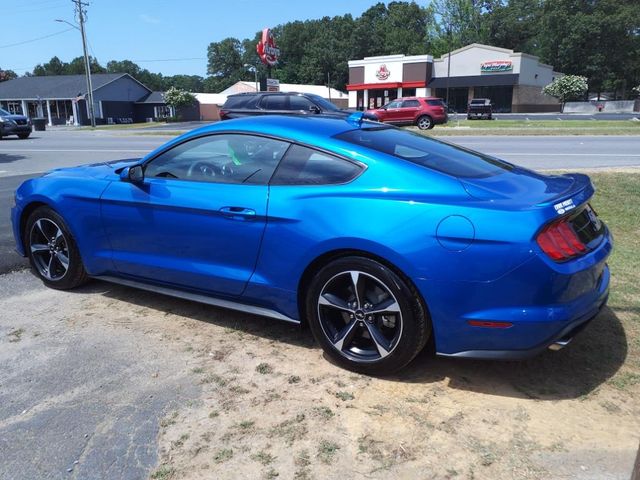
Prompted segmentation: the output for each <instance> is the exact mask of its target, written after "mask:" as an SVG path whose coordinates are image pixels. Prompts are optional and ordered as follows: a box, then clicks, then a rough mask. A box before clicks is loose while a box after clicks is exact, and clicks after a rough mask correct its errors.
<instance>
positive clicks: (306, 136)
mask: <svg viewBox="0 0 640 480" xmlns="http://www.w3.org/2000/svg"><path fill="white" fill-rule="evenodd" d="M366 125H370V126H378V127H379V126H380V124H379V123H377V122H369V121H367V120H364V121H363V122H362V126H366ZM355 128H358V124H357V123H355V122H353V121H350V120H348V117H338V118H336V117H332V116H323V115H313V116H308V115H260V116H249V117H242V118H236V119H233V120H224V121H220V122H216V123H213V124H211V125H206V126H204V127H201V128H198V129H196V130H192V131H191V132H188V133H186V134H185V135H183V136H182V137H179V138H186V137H190V136H198V135H203V134H207V133H222V132H240V133H242V132H246V133H256V134H261V135H268V136H274V137H281V138H290V139H293V140H297V141H300V142H303V143H305V142H306V143H309V144H312V145H318V146H322V144H323V143H326V142H327V141H328V140H329V139H330V138H331V137H333V136H335V135H338V134H340V133H343V132H346V131H349V130H353V129H355Z"/></svg>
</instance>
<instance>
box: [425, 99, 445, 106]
mask: <svg viewBox="0 0 640 480" xmlns="http://www.w3.org/2000/svg"><path fill="white" fill-rule="evenodd" d="M427 105H431V106H432V107H444V103H443V102H442V100H427Z"/></svg>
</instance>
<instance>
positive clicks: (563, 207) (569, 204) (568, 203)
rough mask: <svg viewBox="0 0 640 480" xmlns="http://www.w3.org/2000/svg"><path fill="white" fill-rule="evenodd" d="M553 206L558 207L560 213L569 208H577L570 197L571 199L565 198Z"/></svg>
mask: <svg viewBox="0 0 640 480" xmlns="http://www.w3.org/2000/svg"><path fill="white" fill-rule="evenodd" d="M553 208H555V209H556V212H558V215H562V214H563V213H566V212H568V211H569V210H573V209H574V208H576V206H575V205H574V204H573V198H570V199H569V200H565V201H564V202H560V203H556V204H555V205H554V206H553Z"/></svg>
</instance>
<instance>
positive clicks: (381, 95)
mask: <svg viewBox="0 0 640 480" xmlns="http://www.w3.org/2000/svg"><path fill="white" fill-rule="evenodd" d="M396 98H398V89H397V88H386V89H383V88H375V89H371V90H369V105H368V108H370V109H371V108H380V107H381V106H383V105H386V104H387V103H389V102H391V101H393V100H395V99H396Z"/></svg>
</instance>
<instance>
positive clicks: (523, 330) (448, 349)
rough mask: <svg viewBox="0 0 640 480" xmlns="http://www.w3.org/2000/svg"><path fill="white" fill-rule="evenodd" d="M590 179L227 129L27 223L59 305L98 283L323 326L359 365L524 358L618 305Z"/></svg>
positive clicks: (78, 175) (22, 194) (22, 207)
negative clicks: (427, 353)
mask: <svg viewBox="0 0 640 480" xmlns="http://www.w3.org/2000/svg"><path fill="white" fill-rule="evenodd" d="M593 193H594V189H593V186H592V184H591V182H590V180H589V178H588V177H587V176H585V175H580V174H569V175H554V176H546V175H540V174H538V173H535V172H533V171H530V170H526V169H523V168H520V167H517V166H514V165H512V164H509V163H507V162H504V161H502V160H498V159H496V158H492V157H489V156H486V155H482V154H479V153H476V152H473V151H470V150H466V149H463V148H460V147H456V146H453V145H450V144H448V143H444V142H440V141H437V140H434V139H431V138H427V137H424V136H421V135H417V134H414V133H410V132H409V131H405V130H400V129H397V128H394V127H389V126H386V125H382V124H379V123H375V122H368V121H363V119H362V118H361V116H358V114H355V115H353V116H352V117H350V118H348V119H329V118H306V117H305V118H294V117H279V116H271V117H259V118H247V119H239V120H233V121H229V122H220V123H217V124H215V125H211V126H207V127H204V128H201V129H198V130H195V131H192V132H190V133H187V134H185V135H183V136H181V137H178V138H176V139H174V140H172V141H170V142H169V143H167V144H166V145H164V146H162V147H160V148H158V149H157V150H156V151H154V152H152V153H150V154H149V155H147V156H146V157H145V158H143V159H141V160H139V159H138V160H130V161H119V162H115V163H109V164H106V163H100V164H93V165H87V166H81V167H76V168H65V169H60V170H54V171H52V172H49V173H47V174H45V175H43V176H42V177H40V178H36V179H32V180H28V181H26V182H25V183H23V184H22V186H20V188H19V189H18V191H17V192H16V197H15V203H16V204H15V206H14V207H13V209H12V220H13V230H14V234H15V238H16V243H17V248H18V251H19V252H20V253H21V254H23V255H26V256H28V257H29V259H30V261H31V265H32V267H33V269H34V271H35V272H36V273H37V274H38V275H39V276H40V277H41V278H42V280H43V282H44V283H45V284H46V285H48V286H50V287H53V288H60V289H68V288H73V287H76V286H78V285H80V284H82V283H83V282H85V281H86V280H87V279H88V278H89V277H95V278H101V279H104V280H108V281H113V282H118V283H122V284H125V285H130V286H134V287H139V288H143V289H149V290H153V291H157V292H162V293H166V294H169V295H175V296H179V297H183V298H188V299H193V300H196V301H202V302H206V303H209V304H212V305H217V306H221V307H225V308H232V309H239V310H243V311H246V312H250V313H254V314H259V315H267V316H271V317H274V318H277V319H280V320H285V321H290V322H295V323H299V322H305V323H308V325H309V326H310V328H311V330H312V332H313V334H314V336H315V338H316V339H317V341H318V342H319V343H320V345H321V346H322V348H323V349H324V350H325V351H326V353H327V354H328V355H329V356H330V357H331V358H332V359H333V360H334V361H335V362H337V363H338V364H339V365H342V366H344V367H346V368H350V369H353V370H356V371H361V372H365V373H371V374H384V373H388V372H392V371H394V370H397V369H399V368H401V367H403V366H404V365H406V364H407V363H408V362H410V361H411V360H412V359H413V358H414V357H415V355H416V354H417V353H418V352H419V351H420V350H421V349H422V348H423V347H424V346H425V344H426V343H427V342H428V341H429V339H430V338H431V339H432V341H433V344H434V345H435V349H436V351H437V353H439V354H441V355H448V356H458V357H476V358H523V357H526V356H530V355H533V354H536V353H538V352H541V351H542V350H544V349H546V348H548V347H551V348H559V347H561V346H563V345H565V344H566V343H568V341H570V339H571V338H572V336H573V335H574V334H575V333H576V332H577V331H578V330H579V329H581V328H582V327H583V326H584V325H585V324H586V323H587V322H588V321H589V320H590V319H592V318H593V317H594V316H595V315H596V314H597V313H598V311H599V310H600V309H601V308H602V307H603V305H604V304H605V302H606V300H607V295H608V288H609V269H608V267H607V264H606V259H607V256H608V255H609V253H610V252H611V248H612V240H611V236H610V234H609V231H608V230H607V228H606V226H605V225H604V224H603V223H602V222H601V221H600V220H599V219H598V217H597V216H596V213H595V212H594V210H593V209H592V208H591V207H590V206H589V203H588V202H589V199H590V198H591V197H592V195H593Z"/></svg>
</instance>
